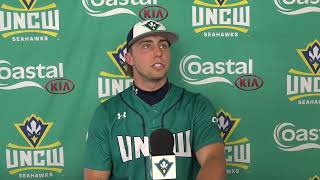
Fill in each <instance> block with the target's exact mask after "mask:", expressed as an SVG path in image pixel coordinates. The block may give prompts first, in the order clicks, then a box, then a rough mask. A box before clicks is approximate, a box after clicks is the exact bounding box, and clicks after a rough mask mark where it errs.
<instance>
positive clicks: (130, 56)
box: [124, 52, 134, 66]
mask: <svg viewBox="0 0 320 180" xmlns="http://www.w3.org/2000/svg"><path fill="white" fill-rule="evenodd" d="M124 57H125V59H126V62H127V63H128V64H129V65H130V66H133V65H134V62H133V57H132V55H131V54H130V52H127V53H126V54H125V55H124Z"/></svg>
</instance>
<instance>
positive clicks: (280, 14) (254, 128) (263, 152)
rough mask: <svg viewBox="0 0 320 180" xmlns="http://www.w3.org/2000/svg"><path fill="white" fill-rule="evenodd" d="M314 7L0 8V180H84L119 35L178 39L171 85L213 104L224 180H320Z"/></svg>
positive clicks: (118, 2)
mask: <svg viewBox="0 0 320 180" xmlns="http://www.w3.org/2000/svg"><path fill="white" fill-rule="evenodd" d="M319 18H320V1H319V0H273V1H272V0H268V1H262V0H259V1H251V0H194V1H192V0H188V1H182V0H77V1H76V0H73V1H62V0H41V1H37V0H1V1H0V107H1V108H0V112H1V115H0V119H1V126H0V131H1V136H0V154H1V155H0V172H1V176H0V179H5V180H13V179H82V177H83V175H82V168H83V161H84V145H85V141H86V132H87V128H88V124H89V122H90V119H91V117H92V115H93V112H94V110H95V109H96V108H97V106H98V105H99V104H100V103H101V102H103V101H106V100H108V99H109V98H110V97H112V96H114V95H116V94H117V93H119V92H121V91H122V90H124V89H125V88H127V87H128V86H130V84H131V83H132V80H131V79H130V78H129V77H128V76H127V71H126V66H125V64H124V54H125V52H126V46H125V43H126V42H125V40H126V35H127V33H128V29H129V28H130V27H131V26H132V25H133V24H134V23H135V22H137V21H139V20H143V19H153V20H158V21H161V22H162V23H164V24H166V25H167V27H168V28H169V29H171V30H174V31H176V32H178V33H179V35H180V41H179V42H178V43H177V44H175V45H174V46H172V48H171V50H172V51H171V54H172V55H171V57H172V59H171V61H172V64H171V70H170V72H169V79H170V81H171V82H173V83H175V84H177V85H180V86H183V87H185V88H187V89H189V90H191V91H193V92H200V93H202V94H204V95H205V96H206V97H208V98H209V99H210V101H211V102H212V103H213V104H214V106H215V108H216V110H217V118H218V124H219V127H220V130H221V136H222V137H223V139H224V141H225V143H226V149H225V155H226V161H227V170H226V171H227V174H228V179H230V180H256V179H261V180H269V179H275V180H284V179H285V180H286V179H290V180H318V179H319V175H320V168H319V160H320V155H319V154H320V153H319V152H320V139H319V135H320V132H319V131H320V130H319V129H320V123H319V122H320V121H319V117H318V115H317V114H318V112H319V103H320V100H319V95H320V87H319V84H320V82H319V79H320V70H319V68H320V66H319V65H320V44H319V28H320V25H319Z"/></svg>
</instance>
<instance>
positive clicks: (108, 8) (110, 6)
mask: <svg viewBox="0 0 320 180" xmlns="http://www.w3.org/2000/svg"><path fill="white" fill-rule="evenodd" d="M157 4H158V0H146V1H141V0H140V1H138V0H137V1H135V0H124V1H121V2H119V3H118V1H108V0H98V1H97V0H82V5H83V7H84V8H85V9H86V12H87V14H89V15H90V16H94V17H109V16H116V15H119V14H126V15H130V16H137V14H136V13H135V12H134V10H132V9H133V7H134V6H146V5H147V6H153V5H157Z"/></svg>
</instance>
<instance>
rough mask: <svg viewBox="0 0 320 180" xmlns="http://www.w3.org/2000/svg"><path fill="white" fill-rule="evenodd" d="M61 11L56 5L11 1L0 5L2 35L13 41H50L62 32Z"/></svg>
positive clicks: (33, 0) (0, 31)
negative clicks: (50, 38)
mask: <svg viewBox="0 0 320 180" xmlns="http://www.w3.org/2000/svg"><path fill="white" fill-rule="evenodd" d="M59 18H60V11H59V9H58V7H57V5H56V4H55V3H49V4H45V3H43V2H38V1H37V0H11V1H6V3H0V34H1V37H2V38H4V39H6V38H10V39H11V41H48V40H49V37H52V38H56V37H57V36H58V33H59V31H60V19H59Z"/></svg>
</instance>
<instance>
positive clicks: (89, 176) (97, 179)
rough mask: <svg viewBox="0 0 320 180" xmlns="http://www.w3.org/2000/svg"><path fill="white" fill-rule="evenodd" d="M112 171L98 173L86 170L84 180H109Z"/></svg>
mask: <svg viewBox="0 0 320 180" xmlns="http://www.w3.org/2000/svg"><path fill="white" fill-rule="evenodd" d="M110 173H111V171H97V170H93V169H88V168H85V169H84V180H108V179H109V176H110Z"/></svg>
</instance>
